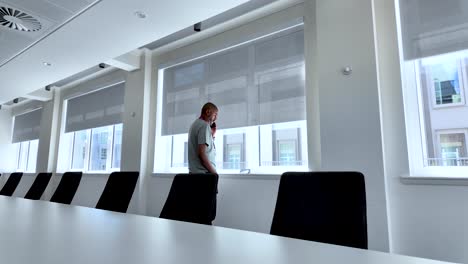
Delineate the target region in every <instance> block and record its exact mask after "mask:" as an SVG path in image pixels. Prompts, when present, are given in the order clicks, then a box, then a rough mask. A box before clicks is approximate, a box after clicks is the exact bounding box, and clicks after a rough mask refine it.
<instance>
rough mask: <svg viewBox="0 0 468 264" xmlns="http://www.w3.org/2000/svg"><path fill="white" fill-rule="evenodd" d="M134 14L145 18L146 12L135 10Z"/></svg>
mask: <svg viewBox="0 0 468 264" xmlns="http://www.w3.org/2000/svg"><path fill="white" fill-rule="evenodd" d="M135 16H136V17H138V18H146V14H145V13H144V12H142V11H136V12H135Z"/></svg>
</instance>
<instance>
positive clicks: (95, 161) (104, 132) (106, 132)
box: [89, 126, 112, 171]
mask: <svg viewBox="0 0 468 264" xmlns="http://www.w3.org/2000/svg"><path fill="white" fill-rule="evenodd" d="M111 134H112V126H110V127H100V128H93V129H91V156H90V164H89V170H91V171H105V170H107V156H108V150H109V136H110V135H111Z"/></svg>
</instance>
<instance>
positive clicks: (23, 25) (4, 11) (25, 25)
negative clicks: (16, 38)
mask: <svg viewBox="0 0 468 264" xmlns="http://www.w3.org/2000/svg"><path fill="white" fill-rule="evenodd" d="M0 26H3V27H6V28H10V29H15V30H19V31H26V32H32V31H38V30H40V29H41V28H42V25H41V23H40V22H39V21H38V20H37V19H35V18H34V17H33V16H31V15H28V14H26V13H24V12H23V11H20V10H17V9H13V8H10V7H5V6H0Z"/></svg>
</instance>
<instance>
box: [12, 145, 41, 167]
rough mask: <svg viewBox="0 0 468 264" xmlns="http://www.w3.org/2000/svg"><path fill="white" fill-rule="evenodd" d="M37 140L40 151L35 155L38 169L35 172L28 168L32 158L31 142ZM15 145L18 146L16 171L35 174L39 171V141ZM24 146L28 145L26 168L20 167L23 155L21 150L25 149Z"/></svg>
mask: <svg viewBox="0 0 468 264" xmlns="http://www.w3.org/2000/svg"><path fill="white" fill-rule="evenodd" d="M36 140H37V144H38V150H37V151H36V153H35V154H34V155H35V157H34V158H35V159H36V167H35V168H34V169H33V170H29V169H28V167H29V161H30V158H31V157H30V155H31V142H32V141H36ZM14 144H17V148H16V166H15V167H16V168H15V171H16V172H23V173H35V172H36V171H37V155H38V152H39V139H33V140H27V141H20V142H17V143H14ZM23 145H27V152H26V159H25V164H24V168H22V167H20V162H21V159H20V158H21V157H20V155H21V150H22V149H23Z"/></svg>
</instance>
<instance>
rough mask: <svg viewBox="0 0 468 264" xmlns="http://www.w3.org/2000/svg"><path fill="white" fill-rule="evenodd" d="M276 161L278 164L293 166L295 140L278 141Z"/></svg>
mask: <svg viewBox="0 0 468 264" xmlns="http://www.w3.org/2000/svg"><path fill="white" fill-rule="evenodd" d="M278 161H279V165H280V166H293V165H295V163H296V142H295V141H292V140H291V141H279V142H278Z"/></svg>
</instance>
